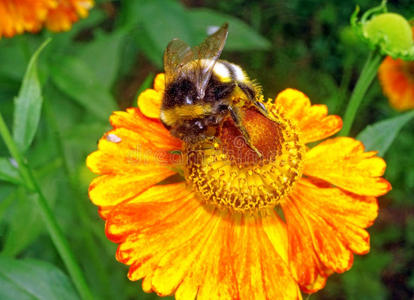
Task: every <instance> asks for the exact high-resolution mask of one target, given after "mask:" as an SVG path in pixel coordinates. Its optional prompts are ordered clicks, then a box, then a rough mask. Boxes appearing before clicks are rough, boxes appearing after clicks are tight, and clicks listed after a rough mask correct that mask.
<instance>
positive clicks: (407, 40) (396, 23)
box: [363, 13, 414, 51]
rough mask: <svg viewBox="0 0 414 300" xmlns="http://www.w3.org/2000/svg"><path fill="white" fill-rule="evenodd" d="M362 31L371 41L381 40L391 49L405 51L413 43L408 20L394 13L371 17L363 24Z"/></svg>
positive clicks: (377, 41)
mask: <svg viewBox="0 0 414 300" xmlns="http://www.w3.org/2000/svg"><path fill="white" fill-rule="evenodd" d="M363 33H364V35H365V37H366V38H368V39H369V40H370V41H371V42H372V43H379V42H381V41H382V42H383V43H385V44H386V46H387V48H388V49H389V50H391V51H406V50H409V49H410V48H411V47H413V45H414V41H413V33H412V31H411V26H410V24H409V23H408V21H407V20H406V19H405V18H404V17H403V16H401V15H399V14H395V13H384V14H380V15H377V16H375V17H373V18H372V19H371V20H369V21H368V22H367V23H366V24H364V26H363Z"/></svg>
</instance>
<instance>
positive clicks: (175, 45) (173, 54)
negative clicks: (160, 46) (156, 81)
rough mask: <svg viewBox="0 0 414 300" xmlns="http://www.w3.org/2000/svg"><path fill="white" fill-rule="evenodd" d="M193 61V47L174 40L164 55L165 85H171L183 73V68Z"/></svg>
mask: <svg viewBox="0 0 414 300" xmlns="http://www.w3.org/2000/svg"><path fill="white" fill-rule="evenodd" d="M192 59H193V52H192V49H191V47H190V46H189V45H188V44H187V43H185V42H183V41H181V40H179V39H173V40H172V41H171V42H170V43H169V44H168V46H167V49H166V50H165V53H164V72H165V85H166V86H167V85H168V84H169V83H171V82H172V81H173V80H174V78H176V77H177V76H178V75H179V74H180V73H181V72H182V69H183V66H185V65H186V64H187V63H188V62H190V61H191V60H192Z"/></svg>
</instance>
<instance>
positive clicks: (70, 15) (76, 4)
mask: <svg viewBox="0 0 414 300" xmlns="http://www.w3.org/2000/svg"><path fill="white" fill-rule="evenodd" d="M93 4H94V2H93V0H58V4H57V6H56V7H55V8H53V9H50V10H49V11H48V14H47V17H46V27H47V28H48V29H50V30H52V31H67V30H69V29H70V28H71V27H72V24H73V23H74V22H76V21H77V20H78V19H79V17H81V18H85V17H87V16H88V11H89V9H91V8H92V6H93Z"/></svg>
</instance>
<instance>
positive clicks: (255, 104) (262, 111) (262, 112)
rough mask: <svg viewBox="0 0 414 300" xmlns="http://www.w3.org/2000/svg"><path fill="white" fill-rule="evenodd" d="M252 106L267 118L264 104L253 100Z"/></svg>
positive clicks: (267, 113)
mask: <svg viewBox="0 0 414 300" xmlns="http://www.w3.org/2000/svg"><path fill="white" fill-rule="evenodd" d="M253 104H254V106H256V108H257V109H258V110H259V112H260V113H261V114H262V115H264V116H265V117H267V118H269V112H268V111H267V109H266V106H264V104H263V103H262V102H260V101H255V100H254V101H253Z"/></svg>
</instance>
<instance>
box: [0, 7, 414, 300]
mask: <svg viewBox="0 0 414 300" xmlns="http://www.w3.org/2000/svg"><path fill="white" fill-rule="evenodd" d="M357 4H358V5H360V6H361V8H362V10H363V11H364V10H366V9H368V8H370V7H372V6H375V5H377V4H379V1H372V0H359V1H357V0H352V1H333V0H332V1H329V0H322V1H316V0H308V1H304V0H302V1H299V0H290V1H277V0H265V1H247V0H233V1H212V0H193V1H191V0H187V1H173V0H153V1H145V0H129V1H103V0H101V1H97V3H96V6H95V7H94V8H93V9H92V10H91V13H90V16H89V17H88V18H87V19H84V20H81V21H79V22H78V23H76V24H75V25H74V27H73V29H72V30H71V31H69V32H66V33H60V34H54V33H50V32H47V31H42V32H41V33H39V34H36V35H31V34H25V35H21V36H15V37H13V38H11V39H5V38H3V39H1V40H0V110H1V112H2V114H3V117H4V118H5V119H6V122H7V124H8V126H9V128H12V127H13V113H14V101H13V99H14V98H15V97H16V95H18V93H19V88H20V85H21V82H22V78H23V76H24V73H25V70H26V67H27V65H28V62H29V59H30V57H31V56H32V54H33V53H34V52H35V50H36V49H37V48H38V47H39V45H40V44H41V43H42V42H43V41H45V40H46V38H47V37H52V41H51V43H50V44H49V45H48V46H47V47H46V48H45V49H44V50H43V52H42V53H41V54H40V57H39V61H38V72H39V79H40V82H41V84H42V87H43V88H42V91H43V92H42V93H43V107H42V111H41V117H40V123H39V127H38V130H37V132H36V134H35V137H34V140H33V143H32V144H31V146H30V148H29V149H28V150H27V152H26V157H27V159H28V162H29V164H30V166H31V167H32V168H33V169H34V171H35V175H36V178H37V179H38V181H39V182H40V184H41V188H42V190H43V191H44V193H45V194H46V198H47V199H48V201H49V202H50V205H51V206H52V207H53V212H54V214H55V216H56V218H57V219H58V222H59V224H60V225H61V226H62V228H63V230H64V233H65V235H66V237H67V238H68V239H69V242H70V245H71V247H72V249H73V251H74V253H75V256H76V258H77V260H78V261H79V263H80V264H81V267H82V269H83V270H84V271H85V276H86V279H87V281H88V284H89V286H90V288H91V290H92V292H93V293H94V295H95V296H96V298H97V299H156V298H157V296H156V295H155V294H145V293H143V292H142V291H141V286H140V283H136V282H130V281H128V280H127V278H126V273H127V267H126V266H123V265H122V264H120V263H118V262H116V260H115V258H114V254H115V249H116V245H114V244H112V243H110V242H109V241H108V240H107V239H106V237H105V235H104V222H103V221H102V220H101V219H100V218H99V217H98V214H97V209H96V207H94V206H93V205H92V204H91V203H90V201H89V200H88V197H87V188H88V184H89V182H90V180H91V179H92V174H91V173H90V172H89V171H88V170H87V169H86V167H85V158H86V156H87V154H88V153H90V152H92V151H93V150H95V149H96V147H97V141H98V139H99V138H100V137H101V135H102V134H103V133H104V132H105V131H107V130H108V129H109V128H110V126H109V122H108V117H109V115H110V114H111V111H113V110H116V109H124V108H126V107H129V106H136V98H137V94H138V93H139V92H140V91H142V90H143V89H145V88H147V87H149V86H150V85H151V83H152V79H153V77H154V75H155V74H156V73H158V72H160V71H162V54H163V50H164V49H165V47H166V45H167V43H168V42H169V41H170V40H171V39H172V38H175V37H179V38H181V39H182V40H184V41H187V42H188V43H189V44H191V45H195V44H197V43H199V42H201V41H202V40H203V39H204V38H205V36H206V30H207V27H208V26H211V25H221V24H223V23H224V22H229V24H230V29H229V38H228V41H227V44H226V47H225V49H224V52H223V55H222V58H224V59H227V60H229V61H232V62H235V63H237V64H239V65H241V66H242V67H243V68H244V69H245V70H246V71H247V72H248V74H249V75H250V76H251V78H255V79H256V80H257V81H258V82H259V83H260V84H262V86H263V88H264V91H265V96H266V97H271V98H274V96H275V95H276V94H277V93H278V92H279V91H281V90H282V89H284V88H287V87H293V88H297V89H299V90H301V91H303V92H304V93H306V94H307V95H308V96H309V97H310V98H311V100H312V102H313V103H324V104H327V105H328V107H329V111H330V113H335V114H339V115H341V116H342V115H343V113H344V109H345V107H346V105H347V101H348V99H349V95H350V92H351V91H352V88H353V86H354V84H355V82H356V80H357V78H358V75H359V73H360V70H361V66H362V65H363V63H364V60H365V58H366V56H367V55H368V49H367V48H366V47H365V46H364V45H363V44H361V42H360V41H359V40H358V39H357V38H356V36H355V35H354V34H353V32H352V30H351V28H350V27H349V26H348V25H349V18H350V15H351V13H352V12H353V11H354V9H355V6H356V5H357ZM388 7H389V10H391V11H395V12H399V13H401V14H403V15H404V16H405V17H407V18H412V17H414V4H413V2H412V0H401V1H389V5H388ZM397 115H398V112H396V111H394V110H393V109H392V108H390V107H389V105H388V102H387V100H386V98H385V97H384V96H383V94H382V91H381V88H380V85H379V83H378V82H377V80H376V81H375V82H374V84H373V86H372V87H371V88H370V90H369V92H368V94H367V96H366V97H365V99H364V102H363V104H362V106H361V108H360V110H359V113H358V115H357V119H356V121H355V123H354V126H353V130H352V135H353V136H356V135H357V134H358V133H359V132H360V131H361V130H363V129H364V128H365V127H366V126H367V125H368V124H372V123H375V122H377V121H379V120H383V119H387V118H391V117H393V116H397ZM413 129H414V122H413V120H411V122H409V123H408V124H406V125H405V126H404V128H403V129H402V130H401V132H400V133H399V135H398V137H397V138H396V139H395V140H394V142H393V144H392V146H391V147H390V148H389V150H388V151H387V153H386V155H385V159H386V161H387V163H388V168H387V172H386V178H387V179H388V180H389V181H390V182H391V183H392V185H393V190H392V191H391V192H390V193H389V194H387V195H386V196H384V197H381V198H380V199H379V203H380V207H381V209H380V214H379V217H378V219H377V221H376V223H375V225H374V226H373V227H371V228H370V230H369V231H370V233H371V244H372V250H371V252H370V254H369V255H366V256H363V257H355V262H354V266H353V268H352V269H351V270H350V271H348V272H346V273H345V274H340V275H333V276H331V277H330V278H329V279H328V284H327V286H326V288H325V289H323V290H322V291H320V292H319V293H317V294H316V295H312V296H311V299H413V297H414V154H413V153H414V151H413V149H414V130H413ZM9 157H10V155H9V153H8V151H7V149H6V147H5V145H4V144H3V142H2V141H0V251H1V253H0V254H1V256H0V258H1V259H0V265H2V267H0V298H2V297H1V295H3V296H4V295H11V294H10V291H13V289H15V288H16V287H14V286H13V285H12V284H11V285H10V282H15V283H16V282H17V283H16V284H18V282H19V281H20V280H22V281H24V283H25V284H29V285H30V284H33V285H36V284H37V283H36V278H34V277H31V276H26V277H24V276H23V277H22V276H21V274H20V275H19V274H17V275H16V274H15V277H13V280H14V281H7V280H4V277H5V276H6V275H7V272H6V267H7V262H6V261H3V257H11V258H18V259H27V258H31V259H35V260H37V261H38V260H40V261H44V262H48V265H44V264H42V263H38V262H33V261H32V262H31V264H33V265H34V266H33V269H34V270H37V268H38V269H41V270H47V272H50V274H54V275H53V277H54V278H56V282H57V283H56V284H57V285H61V287H62V288H64V289H67V291H68V292H67V299H73V298H76V292H73V291H74V289H73V287H72V286H71V285H72V283H70V281H69V279H68V278H67V277H66V275H64V273H66V270H65V267H64V265H63V263H62V261H61V259H60V258H59V255H58V254H57V252H56V250H55V248H54V246H53V244H52V242H51V240H50V238H49V236H48V234H47V232H46V230H45V226H44V224H43V222H42V219H41V218H40V214H39V213H38V209H37V207H36V205H35V202H34V200H35V199H34V197H36V195H34V194H31V193H28V192H27V191H26V190H25V188H24V187H23V186H22V185H21V180H20V179H19V176H18V175H17V170H16V168H15V167H14V166H13V161H11V160H10V158H9ZM2 261H3V263H2ZM7 261H9V260H7ZM11 268H13V267H11ZM56 268H58V269H60V270H61V271H58V270H56ZM1 269H2V270H1ZM17 269H18V268H17ZM39 272H40V271H39ZM45 272H46V271H45ZM62 272H63V273H62ZM17 273H18V272H17ZM39 274H40V273H39ZM19 276H20V277H19ZM39 276H40V275H39ZM275 276H277V274H275ZM59 278H61V279H62V280H60V281H59V280H58V279H59ZM31 280H32V281H33V282H32V283H31ZM51 284H52V283H51ZM6 290H8V292H9V294H7V293H6ZM70 291H72V292H70ZM13 293H15V294H14V295H15V296H16V297H15V298H14V299H26V298H24V297H23V294H19V291H18V289H16V291H14V292H13ZM5 299H6V298H5ZM27 299H32V298H30V297H28V298H27Z"/></svg>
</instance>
